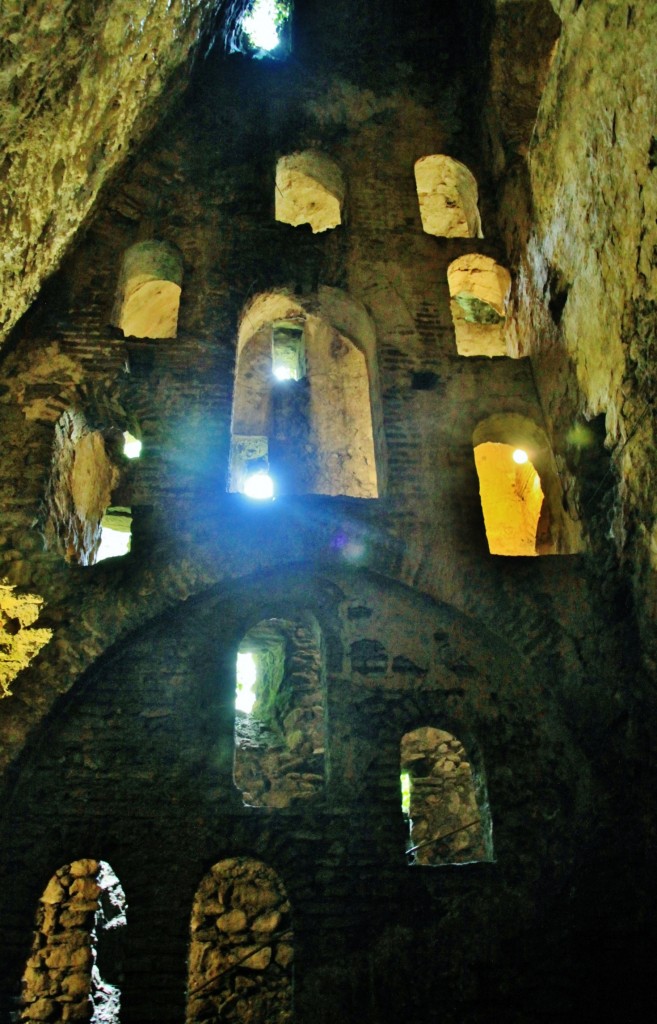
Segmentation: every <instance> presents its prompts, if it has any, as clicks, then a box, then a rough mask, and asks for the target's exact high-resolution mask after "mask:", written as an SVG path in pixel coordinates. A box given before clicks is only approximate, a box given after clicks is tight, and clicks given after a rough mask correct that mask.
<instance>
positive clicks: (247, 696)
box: [235, 651, 258, 715]
mask: <svg viewBox="0 0 657 1024" xmlns="http://www.w3.org/2000/svg"><path fill="white" fill-rule="evenodd" d="M257 677H258V668H257V666H256V661H255V658H254V657H253V655H252V654H251V652H250V651H245V652H244V654H242V653H240V654H238V655H237V687H236V690H235V707H236V709H237V710H238V711H243V712H244V713H245V714H247V715H250V714H251V712H252V711H253V705H254V704H255V699H256V695H255V684H256V679H257Z"/></svg>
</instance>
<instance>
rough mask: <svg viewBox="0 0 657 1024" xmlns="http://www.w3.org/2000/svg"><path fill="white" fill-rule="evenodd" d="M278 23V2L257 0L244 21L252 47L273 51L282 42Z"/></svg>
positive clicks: (243, 25)
mask: <svg viewBox="0 0 657 1024" xmlns="http://www.w3.org/2000/svg"><path fill="white" fill-rule="evenodd" d="M278 22H279V14H278V11H277V9H276V0H255V3H254V4H253V7H252V8H251V10H250V11H249V13H248V14H247V15H246V17H245V18H243V19H242V28H243V29H244V32H245V33H246V36H247V38H248V40H249V42H250V43H251V46H255V47H257V48H258V49H259V50H273V49H275V48H276V47H277V46H278V44H279V42H280V39H279V36H278Z"/></svg>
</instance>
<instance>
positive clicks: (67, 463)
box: [44, 411, 141, 565]
mask: <svg viewBox="0 0 657 1024" xmlns="http://www.w3.org/2000/svg"><path fill="white" fill-rule="evenodd" d="M140 451H141V442H140V441H139V440H138V439H137V438H136V437H135V436H134V435H133V434H130V433H129V432H128V431H121V430H119V429H118V428H116V427H110V428H107V429H104V430H100V429H98V428H93V427H92V426H91V425H90V424H89V423H88V421H87V419H86V418H85V416H84V414H83V413H81V412H79V411H67V412H64V413H62V415H61V416H60V418H59V420H58V422H57V424H56V426H55V438H54V445H53V458H52V468H51V475H50V480H49V483H48V488H47V491H46V500H45V513H46V517H47V518H46V521H45V524H44V533H45V537H46V543H47V545H48V546H49V547H53V548H57V549H58V550H60V551H61V552H62V554H63V555H64V557H65V558H66V560H67V561H69V562H74V563H77V564H78V565H94V564H95V563H96V562H99V561H101V560H102V559H104V558H111V557H114V556H117V555H123V554H126V553H127V552H128V551H129V550H130V539H131V527H132V514H131V509H130V507H129V506H128V505H124V504H121V505H119V504H116V503H115V501H116V498H117V497H118V496H119V494H121V492H122V490H125V481H124V473H125V470H126V468H127V463H126V462H125V461H124V460H126V459H134V458H137V457H138V456H139V453H140Z"/></svg>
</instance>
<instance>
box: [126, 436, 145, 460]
mask: <svg viewBox="0 0 657 1024" xmlns="http://www.w3.org/2000/svg"><path fill="white" fill-rule="evenodd" d="M123 454H124V455H125V457H126V458H127V459H138V458H139V456H140V455H141V441H138V440H137V438H136V437H133V435H132V434H131V433H130V431H129V430H124V431H123Z"/></svg>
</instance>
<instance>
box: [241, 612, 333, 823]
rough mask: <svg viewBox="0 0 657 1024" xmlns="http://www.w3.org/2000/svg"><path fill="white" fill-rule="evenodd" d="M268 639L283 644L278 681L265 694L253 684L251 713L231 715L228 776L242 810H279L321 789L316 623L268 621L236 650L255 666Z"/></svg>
mask: <svg viewBox="0 0 657 1024" xmlns="http://www.w3.org/2000/svg"><path fill="white" fill-rule="evenodd" d="M263 627H264V628H263ZM272 634H273V636H274V637H275V638H280V639H281V640H282V641H283V664H282V665H281V666H280V680H279V681H278V685H277V687H276V692H274V693H271V692H267V689H266V684H267V680H266V679H263V678H261V679H259V680H258V681H257V682H256V695H257V700H256V704H255V706H254V709H253V712H252V713H251V714H247V713H244V712H239V711H238V712H236V716H235V772H234V775H235V785H236V786H237V787H238V789H239V790H241V792H242V798H243V800H244V803H245V804H248V805H250V806H253V807H278V808H281V807H289V806H290V805H291V804H294V803H295V802H296V801H298V800H308V799H311V798H312V797H313V796H315V795H316V794H317V793H318V792H321V789H322V786H323V783H324V752H325V745H326V737H325V728H326V727H325V710H324V672H323V666H322V654H321V649H320V643H321V637H320V636H319V629H318V627H317V624H316V623H315V625H314V628H313V627H312V625H310V626H308V625H305V624H304V623H303V622H298V621H297V622H285V621H283V620H280V619H270V620H268V621H267V622H266V623H260V624H259V625H258V626H256V627H254V628H252V629H250V630H249V632H248V633H247V634H246V637H245V638H244V640H243V641H242V643H241V645H240V647H241V648H243V649H245V650H247V649H248V650H249V651H253V652H254V653H255V656H256V661H257V662H260V661H261V657H259V655H260V656H261V654H262V652H263V650H266V645H267V642H268V641H269V642H271V639H272Z"/></svg>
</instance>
